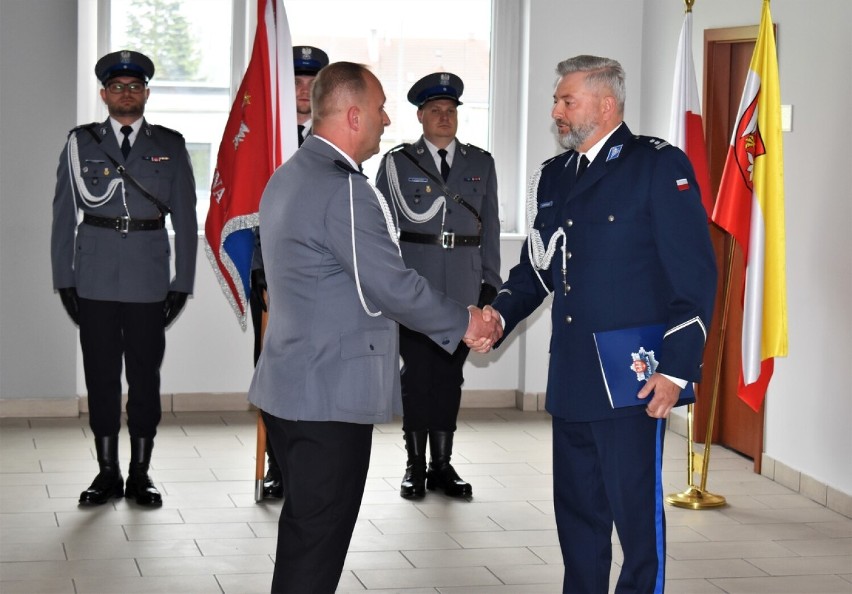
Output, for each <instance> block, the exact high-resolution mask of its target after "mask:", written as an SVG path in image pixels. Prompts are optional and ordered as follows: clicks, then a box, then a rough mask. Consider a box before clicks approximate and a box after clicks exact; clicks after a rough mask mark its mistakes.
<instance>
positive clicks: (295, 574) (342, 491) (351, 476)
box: [263, 411, 373, 594]
mask: <svg viewBox="0 0 852 594" xmlns="http://www.w3.org/2000/svg"><path fill="white" fill-rule="evenodd" d="M263 422H264V423H265V424H266V430H267V434H268V435H269V438H270V441H271V442H272V447H273V449H274V450H275V458H276V460H277V461H278V465H279V467H280V468H281V473H282V477H283V481H282V482H283V483H284V505H283V507H282V508H281V516H280V518H279V520H278V545H277V548H276V551H275V570H274V572H273V575H272V592H273V594H278V593H288V594H289V593H292V594H304V593H306V592H311V593H313V594H333V592H334V591H335V589H336V588H337V584H338V582H339V581H340V574H341V573H342V572H343V563H344V561H345V560H346V552H347V550H348V549H349V541H350V540H351V538H352V531H353V530H354V528H355V521H356V520H357V519H358V510H359V509H360V507H361V497H362V496H363V494H364V485H365V484H366V482H367V470H368V468H369V466H370V448H371V447H372V443H373V426H372V425H364V424H359V423H343V422H337V421H288V420H286V419H281V418H279V417H276V416H273V415H270V414H269V413H267V412H265V411H264V412H263Z"/></svg>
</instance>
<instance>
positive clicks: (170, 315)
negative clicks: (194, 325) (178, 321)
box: [163, 291, 189, 328]
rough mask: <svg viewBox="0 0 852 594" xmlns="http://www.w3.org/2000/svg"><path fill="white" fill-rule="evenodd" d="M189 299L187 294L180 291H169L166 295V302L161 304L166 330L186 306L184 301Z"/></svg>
mask: <svg viewBox="0 0 852 594" xmlns="http://www.w3.org/2000/svg"><path fill="white" fill-rule="evenodd" d="M187 297H189V294H187V293H181V292H180V291H169V292H168V294H167V295H166V300H165V302H164V303H163V316H164V317H165V325H166V328H168V327H169V326H170V325H171V323H172V322H174V321H175V318H176V317H178V314H179V313H180V310H182V309H183V306H184V305H186V299H187Z"/></svg>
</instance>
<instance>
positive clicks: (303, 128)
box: [296, 124, 305, 146]
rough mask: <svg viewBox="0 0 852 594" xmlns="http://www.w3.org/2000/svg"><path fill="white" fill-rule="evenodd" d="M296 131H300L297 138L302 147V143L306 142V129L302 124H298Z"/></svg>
mask: <svg viewBox="0 0 852 594" xmlns="http://www.w3.org/2000/svg"><path fill="white" fill-rule="evenodd" d="M296 130H298V136H297V138H298V142H299V146H302V143H303V142H305V137H304V133H305V127H304V126H303V125H302V124H298V125H297V126H296Z"/></svg>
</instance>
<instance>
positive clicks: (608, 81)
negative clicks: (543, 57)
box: [556, 55, 627, 113]
mask: <svg viewBox="0 0 852 594" xmlns="http://www.w3.org/2000/svg"><path fill="white" fill-rule="evenodd" d="M573 72H585V73H587V74H586V85H587V86H590V87H593V88H596V89H599V88H601V87H606V88H608V89H609V90H610V91H611V92H612V95H613V97H615V102H616V105H617V108H618V112H619V113H624V101H625V99H626V98H627V88H626V85H625V83H624V78H625V75H624V69H623V68H622V67H621V64H619V63H618V62H617V61H616V60H612V59H610V58H601V57H599V56H587V55H583V56H574V57H573V58H568V59H567V60H563V61H562V62H559V64H557V65H556V73H557V74H558V75H559V76H560V77H562V76H565V75H566V74H571V73H573Z"/></svg>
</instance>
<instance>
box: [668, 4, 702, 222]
mask: <svg viewBox="0 0 852 594" xmlns="http://www.w3.org/2000/svg"><path fill="white" fill-rule="evenodd" d="M668 140H669V142H670V143H671V144H673V145H675V146H676V147H678V148H679V149H680V150H682V151H683V152H685V153H686V156H687V157H689V161H690V163H692V169H693V170H695V179H696V181H697V182H698V189H699V190H700V192H701V203H702V204H703V205H704V210H706V211H707V216H708V217H709V216H710V214H711V213H712V212H713V197H712V196H711V195H710V171H709V169H708V166H707V148H706V146H705V144H704V124H703V121H702V119H701V103H700V101H699V100H698V83H696V81H695V65H694V63H693V61H692V13H691V12H687V13H686V16H684V18H683V26H682V27H681V29H680V39H679V40H678V44H677V58H676V59H675V72H674V85H673V88H672V115H671V123H670V125H669V139H668Z"/></svg>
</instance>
